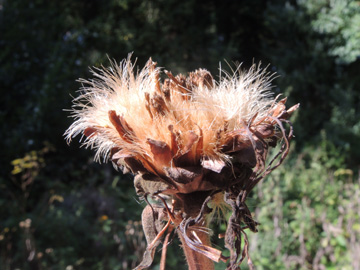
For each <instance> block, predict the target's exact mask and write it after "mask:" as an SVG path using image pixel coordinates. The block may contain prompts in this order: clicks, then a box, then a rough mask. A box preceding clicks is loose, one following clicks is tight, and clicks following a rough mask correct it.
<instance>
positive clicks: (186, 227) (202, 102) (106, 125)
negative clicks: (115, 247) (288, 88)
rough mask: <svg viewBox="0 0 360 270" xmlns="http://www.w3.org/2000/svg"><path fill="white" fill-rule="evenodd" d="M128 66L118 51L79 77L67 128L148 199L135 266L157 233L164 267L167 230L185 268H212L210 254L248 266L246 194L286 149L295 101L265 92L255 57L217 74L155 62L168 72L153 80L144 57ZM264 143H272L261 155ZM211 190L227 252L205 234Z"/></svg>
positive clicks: (147, 258)
mask: <svg viewBox="0 0 360 270" xmlns="http://www.w3.org/2000/svg"><path fill="white" fill-rule="evenodd" d="M133 68H134V66H133V65H132V64H131V62H130V59H127V60H124V61H123V62H122V63H121V64H120V65H119V66H118V65H116V64H114V63H113V65H112V67H111V68H109V69H102V70H98V73H96V72H94V75H95V77H96V78H97V79H94V80H90V81H85V80H83V81H82V82H83V83H84V84H85V85H87V87H83V91H84V92H83V94H82V95H81V96H80V97H79V98H77V99H75V107H74V111H73V113H74V117H75V119H76V120H75V122H74V124H73V125H72V126H71V127H70V128H69V129H68V131H67V133H66V135H67V138H68V139H69V140H70V139H71V137H73V136H76V135H77V134H79V133H82V134H84V135H85V136H86V140H85V144H86V145H87V146H91V147H95V148H97V149H98V150H97V158H99V157H100V156H103V157H104V159H105V160H106V159H110V160H111V161H112V162H113V164H114V165H115V166H116V167H117V168H121V169H122V170H123V172H124V173H126V172H131V173H133V174H134V175H135V180H134V182H135V188H136V192H137V194H138V195H139V196H141V197H142V198H144V199H145V200H146V201H147V202H148V206H147V207H145V209H144V213H143V216H142V222H143V227H144V232H145V234H146V238H147V242H148V248H147V251H146V252H145V254H144V258H143V261H142V262H141V263H140V265H139V266H138V267H137V269H143V268H146V267H149V266H150V265H151V263H152V260H153V256H154V251H155V249H156V247H157V246H158V245H159V244H160V243H161V242H162V241H163V242H164V248H163V254H162V257H163V259H162V264H161V265H162V266H161V267H162V269H164V267H165V256H166V245H167V241H168V239H169V235H170V233H171V232H173V231H176V232H177V233H178V235H179V237H180V240H181V241H182V245H183V249H184V251H185V255H186V258H187V261H188V264H189V268H190V269H205V268H198V267H199V265H201V264H203V265H204V264H205V265H206V269H212V268H211V267H212V266H211V265H212V264H211V261H210V260H212V261H215V262H219V261H220V260H222V261H227V262H228V268H227V269H239V265H240V264H241V262H242V261H243V260H244V258H245V257H247V258H248V263H249V266H250V268H251V267H252V263H251V260H250V258H249V256H248V241H247V237H246V234H245V232H244V230H245V229H246V228H249V229H250V230H251V231H254V232H256V231H257V228H256V227H257V225H258V224H257V223H256V222H255V221H254V220H253V218H252V215H251V213H250V211H249V210H248V208H247V206H246V203H245V200H246V197H247V195H248V194H249V192H250V191H251V190H252V189H253V188H254V187H255V185H256V184H257V183H258V182H259V181H260V180H261V179H263V178H264V177H265V176H266V175H268V174H269V173H270V172H271V171H272V170H274V169H275V168H277V167H278V166H279V165H280V164H281V163H282V162H283V160H284V159H285V157H286V155H287V154H288V152H289V146H290V145H289V143H290V140H291V138H292V136H293V131H292V127H291V123H290V122H289V121H288V118H289V117H290V116H291V114H292V113H293V112H294V111H296V109H297V108H298V107H299V105H295V106H293V107H291V108H290V109H286V106H285V103H286V98H283V99H281V100H278V99H277V98H272V96H271V94H270V92H269V89H270V82H271V79H272V76H271V75H269V74H268V73H266V71H264V70H262V69H260V68H259V67H256V66H253V67H252V68H251V69H250V70H249V71H248V72H241V71H239V69H238V70H237V71H236V72H235V74H234V75H232V76H230V75H226V74H225V77H224V78H221V79H220V81H219V82H218V83H217V82H215V81H214V79H213V77H212V75H211V74H210V73H209V72H208V71H207V70H204V69H199V70H196V71H194V72H190V73H189V74H188V75H187V76H184V75H177V76H174V75H172V73H171V72H169V71H164V72H165V74H166V75H167V77H168V78H167V79H165V80H164V81H163V82H162V83H161V81H160V79H159V75H160V72H161V70H160V69H158V68H157V67H156V63H155V62H153V61H152V60H151V59H150V60H149V61H148V63H147V65H146V67H145V68H144V69H143V70H142V71H141V72H140V73H138V74H137V75H135V74H134V72H133ZM284 124H286V126H287V127H288V128H287V129H285V127H284ZM276 146H278V147H276ZM271 147H276V149H277V150H276V151H277V152H276V154H275V155H274V157H273V159H272V160H270V161H267V155H268V152H269V149H270V148H271ZM219 194H220V198H223V199H220V200H219V199H218V198H219ZM215 197H217V199H216V204H215V207H217V206H219V205H221V204H225V205H227V206H228V207H229V208H230V209H231V211H232V214H231V216H230V219H229V221H228V226H227V230H226V232H225V234H224V237H225V247H226V248H227V249H229V250H230V257H225V256H223V255H222V253H221V251H219V250H217V249H214V248H213V247H211V243H210V241H209V232H210V230H209V229H208V224H207V223H208V219H207V218H206V217H207V216H209V215H211V214H212V212H213V211H215V210H214V209H211V208H210V207H209V205H210V204H211V202H212V201H215V200H214V198H215ZM219 207H220V206H219ZM242 237H244V239H245V245H244V246H242V242H241V239H242ZM163 238H165V239H164V240H163ZM200 262H201V263H200ZM203 267H205V266H203ZM209 267H210V268H209Z"/></svg>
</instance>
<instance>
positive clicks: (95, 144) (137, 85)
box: [65, 55, 277, 161]
mask: <svg viewBox="0 0 360 270" xmlns="http://www.w3.org/2000/svg"><path fill="white" fill-rule="evenodd" d="M130 56H131V55H129V57H128V59H126V60H123V61H122V62H120V64H119V65H118V64H116V63H115V62H111V66H110V67H109V68H104V67H103V68H94V69H92V73H93V75H94V78H93V79H91V80H83V79H81V80H80V82H81V83H82V85H83V86H82V88H81V95H80V96H79V97H77V98H75V99H74V106H73V110H72V116H73V117H74V118H75V122H74V123H73V124H72V125H71V126H70V127H69V129H68V130H67V131H66V133H65V135H66V138H67V140H68V142H70V141H71V139H72V138H73V137H75V136H77V135H78V134H84V135H85V137H86V139H85V140H83V144H84V145H85V146H86V147H91V148H96V149H97V152H96V155H95V158H96V160H97V161H101V160H103V161H106V160H107V159H108V158H109V156H110V150H111V149H113V148H116V147H117V148H119V149H126V150H127V153H126V154H131V155H134V156H142V157H151V156H152V151H151V143H149V139H150V140H156V141H161V142H165V143H166V144H167V145H171V143H172V142H171V140H172V136H171V133H176V134H177V140H178V141H179V143H180V144H181V145H183V146H186V145H187V144H189V143H190V142H189V140H190V139H189V136H188V134H189V132H190V133H191V132H192V133H195V134H197V135H198V136H202V137H203V139H202V140H203V142H202V144H203V146H202V150H201V156H202V157H206V158H209V159H215V160H217V159H221V160H223V161H227V160H228V158H229V157H228V155H227V154H226V153H223V152H222V151H221V148H222V147H223V146H224V144H225V143H226V140H227V135H226V134H229V133H230V132H234V131H238V130H241V129H242V128H243V127H244V126H245V125H249V123H250V122H251V123H256V122H258V121H261V119H263V118H264V117H266V116H267V115H268V114H269V110H270V109H271V108H274V107H275V106H276V103H277V100H276V98H274V97H273V96H272V94H271V92H270V91H269V90H270V89H271V84H270V83H271V81H272V79H273V75H272V74H269V73H268V72H267V71H266V69H261V68H260V65H259V66H256V65H253V66H252V67H251V68H250V70H248V71H246V72H243V71H241V66H238V67H237V68H236V70H235V71H234V73H233V74H228V73H226V72H224V71H221V73H222V76H221V78H220V80H219V82H215V81H214V80H213V78H212V76H211V75H210V73H209V72H207V71H206V70H204V69H200V70H197V71H195V72H193V73H191V74H190V77H191V76H193V81H191V82H190V87H191V89H189V88H190V87H189V88H187V87H186V86H187V84H185V86H181V85H180V84H179V85H177V83H178V82H177V81H181V80H182V82H183V81H184V80H185V79H184V78H185V77H184V76H181V75H180V76H176V77H174V76H172V74H171V73H170V72H167V71H165V73H167V75H168V76H169V78H170V79H167V81H165V82H164V83H163V84H162V85H161V86H160V80H159V74H160V73H161V72H162V70H161V69H160V68H157V67H156V66H155V65H156V63H154V62H152V60H151V59H150V60H149V62H148V63H147V65H146V66H145V67H144V68H143V69H142V70H141V71H140V72H138V73H135V71H134V69H135V67H134V64H133V63H132V62H131V60H130ZM199 74H202V75H203V74H205V76H203V77H204V78H205V79H203V81H202V82H201V81H200V82H198V81H199V79H201V78H202V77H201V76H202V75H201V76H200V75H199ZM173 83H175V87H171V84H173ZM169 85H170V87H169ZM164 89H165V90H164ZM166 91H168V92H166ZM154 103H157V104H155V105H154ZM110 112H111V113H110ZM109 114H113V116H110V117H109ZM115 118H117V119H122V120H119V122H122V125H124V126H125V127H124V132H125V134H124V135H120V136H119V128H117V127H116V125H114V123H113V122H112V121H118V120H114V119H115ZM112 119H113V120H112ZM120 133H121V131H120ZM200 133H201V134H200ZM174 154H176V153H174ZM124 155H125V153H124ZM194 158H197V159H199V158H201V157H200V156H196V157H194Z"/></svg>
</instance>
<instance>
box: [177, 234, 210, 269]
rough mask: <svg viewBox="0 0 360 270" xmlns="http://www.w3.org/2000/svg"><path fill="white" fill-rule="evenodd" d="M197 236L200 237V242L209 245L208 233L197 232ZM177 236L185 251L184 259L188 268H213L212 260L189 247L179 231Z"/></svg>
mask: <svg viewBox="0 0 360 270" xmlns="http://www.w3.org/2000/svg"><path fill="white" fill-rule="evenodd" d="M197 235H198V237H199V238H200V240H201V242H202V243H203V244H205V245H209V246H210V238H209V235H208V234H206V233H198V234H197ZM178 236H179V238H180V241H181V244H182V248H183V250H184V253H185V257H186V261H187V264H188V266H189V270H214V269H215V268H214V262H213V261H212V260H211V259H209V258H208V257H206V256H205V255H202V254H201V253H199V252H197V251H195V250H193V249H191V248H190V247H189V246H188V245H187V244H186V243H185V240H184V238H183V236H182V235H181V233H178Z"/></svg>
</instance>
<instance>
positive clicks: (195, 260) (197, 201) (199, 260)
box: [177, 192, 215, 270]
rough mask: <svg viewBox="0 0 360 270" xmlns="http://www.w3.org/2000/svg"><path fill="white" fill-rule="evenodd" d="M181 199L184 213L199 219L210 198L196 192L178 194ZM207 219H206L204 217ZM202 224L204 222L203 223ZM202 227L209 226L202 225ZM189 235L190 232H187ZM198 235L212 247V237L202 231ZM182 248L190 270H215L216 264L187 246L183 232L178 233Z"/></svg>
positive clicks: (205, 243)
mask: <svg viewBox="0 0 360 270" xmlns="http://www.w3.org/2000/svg"><path fill="white" fill-rule="evenodd" d="M177 196H178V198H180V201H181V205H182V210H183V213H185V214H186V216H188V217H193V218H195V217H197V216H198V215H199V213H200V210H201V207H202V205H203V203H204V201H205V199H206V198H207V196H208V193H207V192H194V193H190V194H178V195H177ZM203 218H205V217H203ZM201 223H202V222H201ZM201 226H207V225H206V224H202V225H201ZM185 233H188V232H185ZM196 235H197V237H198V238H199V239H198V240H201V242H202V243H203V245H206V246H209V247H210V246H211V242H210V235H209V234H208V233H204V232H201V231H196ZM178 236H179V238H180V241H181V244H182V248H183V250H184V253H185V257H186V261H187V263H188V266H189V270H214V269H215V268H214V262H213V261H212V260H211V259H209V258H208V257H207V256H205V255H203V254H201V253H199V252H197V251H195V250H193V249H191V248H190V247H189V246H188V245H187V244H186V241H185V239H184V237H183V235H182V233H181V232H179V231H178Z"/></svg>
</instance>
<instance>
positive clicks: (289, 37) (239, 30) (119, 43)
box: [0, 0, 360, 270]
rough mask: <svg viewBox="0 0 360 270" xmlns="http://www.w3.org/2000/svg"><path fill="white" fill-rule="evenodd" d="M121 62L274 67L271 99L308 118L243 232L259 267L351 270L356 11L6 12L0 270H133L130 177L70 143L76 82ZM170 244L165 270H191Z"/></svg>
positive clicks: (336, 7)
mask: <svg viewBox="0 0 360 270" xmlns="http://www.w3.org/2000/svg"><path fill="white" fill-rule="evenodd" d="M129 52H134V58H135V57H137V58H138V60H137V64H138V66H139V67H142V66H143V64H144V63H145V62H146V61H147V59H148V58H149V57H150V56H151V57H152V58H153V59H154V60H155V61H157V62H158V65H159V66H160V67H165V68H166V69H168V70H171V71H173V73H177V72H187V71H191V70H194V69H196V68H200V67H202V68H207V69H208V70H210V71H211V72H212V73H213V74H214V75H215V77H216V78H217V74H218V72H219V71H218V67H219V62H222V67H226V65H227V64H226V63H225V62H224V60H227V61H229V62H230V63H231V62H232V61H239V62H243V66H244V67H249V66H250V65H251V64H252V63H253V62H255V63H258V62H260V61H261V62H262V63H263V65H268V64H270V66H269V68H270V70H271V71H273V72H277V74H278V75H279V77H277V79H276V80H275V81H274V85H275V86H276V87H274V89H273V90H274V94H275V95H276V94H278V93H284V94H285V95H286V96H289V100H288V105H289V106H291V105H294V104H296V103H298V102H300V103H301V108H300V110H299V112H298V113H297V114H296V115H295V116H294V117H293V119H292V120H293V122H294V126H295V134H296V138H295V139H294V141H293V145H292V152H291V154H290V156H289V157H288V159H287V160H286V162H285V164H284V165H283V166H282V167H281V168H279V169H278V170H276V171H274V172H273V173H272V175H271V176H269V177H267V179H265V180H264V181H263V182H262V183H261V184H260V185H259V186H258V187H257V188H256V189H255V190H254V191H253V193H252V194H251V198H249V200H248V205H249V207H250V208H251V211H252V212H253V213H254V215H255V217H256V219H257V220H258V221H259V222H260V223H261V226H259V232H258V233H257V234H254V233H251V232H249V234H248V235H249V238H250V243H251V244H250V255H251V257H252V260H253V261H254V263H255V265H256V266H257V268H256V269H257V270H262V269H264V270H265V269H269V270H272V269H279V270H282V269H284V270H285V269H314V270H323V269H329V270H332V269H333V270H339V269H341V270H359V269H360V189H359V184H360V183H359V182H360V177H359V170H360V150H359V149H360V120H359V119H360V1H351V0H308V1H305V0H297V1H296V0H292V1H280V0H279V1H277V0H274V1H267V0H243V1H240V0H239V1H236V0H222V1H216V0H207V1H204V0H201V1H199V0H197V1H196V0H182V1H175V0H166V1H165V0H153V1H140V0H108V1H100V0H61V1H55V0H36V1H31V0H0V91H1V95H0V121H1V125H0V129H1V131H0V132H1V138H2V139H1V141H0V149H1V150H0V164H1V170H0V269H1V270H10V269H11V270H15V269H19V270H20V269H21V270H28V269H30V270H33V269H44V270H45V269H51V270H80V269H84V270H85V269H89V270H102V269H104V270H107V269H109V270H110V269H111V270H117V269H131V268H132V267H134V266H135V265H136V264H137V263H138V262H139V259H140V258H141V256H142V255H141V254H142V252H143V251H144V249H145V247H146V244H145V240H144V237H143V234H142V230H141V225H140V223H139V220H140V215H141V210H142V207H143V205H141V204H140V203H139V202H138V201H137V198H136V194H135V191H134V189H133V184H132V177H131V176H130V175H125V176H124V175H122V174H121V173H118V172H116V171H115V170H114V169H113V168H112V166H111V165H109V164H105V165H104V164H102V165H99V164H96V163H94V162H93V154H94V153H93V152H92V151H91V150H89V149H87V150H86V149H83V148H82V149H79V146H80V145H79V143H78V141H77V140H75V141H73V143H72V144H71V145H70V146H68V145H67V144H66V142H65V141H64V138H63V133H64V131H65V130H66V129H67V127H68V126H69V125H70V124H71V121H72V120H71V119H70V118H68V116H69V112H66V111H63V109H69V108H71V100H72V97H71V96H76V95H77V93H76V90H77V89H79V87H80V86H81V85H80V83H78V82H76V80H77V79H78V78H89V77H91V75H90V73H89V70H88V67H91V66H95V67H99V66H101V65H104V66H107V65H108V64H109V61H108V57H110V58H111V59H116V60H117V61H118V62H119V61H120V60H122V59H123V58H125V57H126V56H127V54H128V53H129ZM79 139H80V138H79ZM221 229H224V228H223V227H221V226H220V229H218V230H221ZM215 238H216V237H214V241H216V240H215ZM173 242H174V243H173V244H172V245H171V248H170V251H169V255H168V261H167V266H168V267H167V269H186V267H185V263H184V258H183V257H184V256H183V255H182V253H181V251H180V250H179V248H178V244H179V243H178V242H177V241H176V240H175V239H174V241H173ZM217 243H218V245H222V243H221V241H219V242H217ZM159 257H160V252H157V254H156V258H157V260H156V261H155V262H154V264H153V267H152V268H151V269H158V264H159ZM224 267H225V266H224V264H222V265H219V266H218V267H217V269H224ZM242 269H247V266H246V263H244V264H243V268H242Z"/></svg>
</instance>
